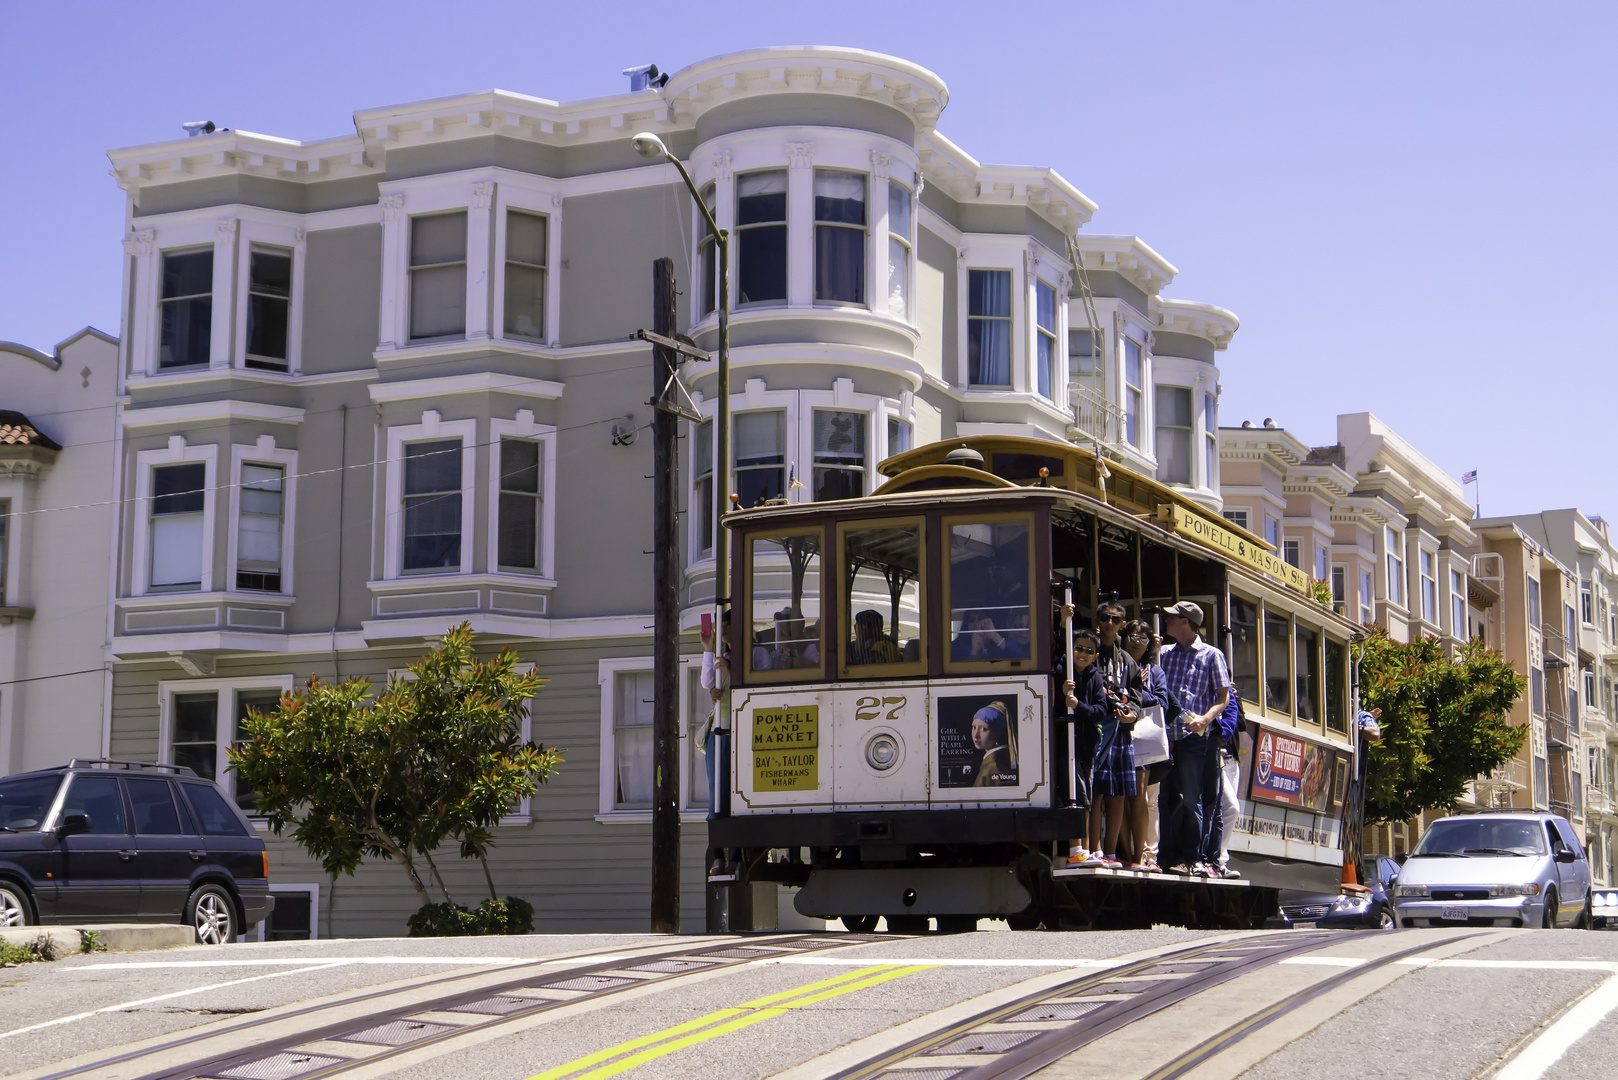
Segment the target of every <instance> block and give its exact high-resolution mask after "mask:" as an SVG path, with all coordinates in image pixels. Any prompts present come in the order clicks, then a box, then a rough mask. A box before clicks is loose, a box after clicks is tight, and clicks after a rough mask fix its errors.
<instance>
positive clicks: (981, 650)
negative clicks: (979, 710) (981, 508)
mask: <svg viewBox="0 0 1618 1080" xmlns="http://www.w3.org/2000/svg"><path fill="white" fill-rule="evenodd" d="M949 564H950V565H949V595H950V613H949V620H950V635H951V641H950V659H951V660H952V661H955V662H957V663H962V662H966V663H971V662H980V663H981V662H988V661H995V660H1013V661H1015V660H1025V659H1027V658H1028V657H1029V655H1030V651H1029V649H1030V645H1031V641H1030V639H1029V632H1028V625H1029V602H1028V601H1029V598H1028V525H1027V523H1026V522H1021V521H1005V522H994V523H983V524H970V525H952V526H950V530H949Z"/></svg>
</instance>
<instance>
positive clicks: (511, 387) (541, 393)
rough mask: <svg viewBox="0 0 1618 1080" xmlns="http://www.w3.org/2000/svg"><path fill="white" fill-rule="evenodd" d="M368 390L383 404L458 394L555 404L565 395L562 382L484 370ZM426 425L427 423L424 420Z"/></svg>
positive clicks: (386, 384) (410, 380)
mask: <svg viewBox="0 0 1618 1080" xmlns="http://www.w3.org/2000/svg"><path fill="white" fill-rule="evenodd" d="M367 389H369V391H370V394H371V400H372V401H374V402H377V403H378V404H382V403H385V402H389V401H421V400H424V399H428V400H430V399H433V398H440V397H449V396H452V395H455V394H482V393H497V394H513V395H515V396H517V397H528V398H536V399H538V400H541V401H554V400H556V399H557V398H560V397H561V396H562V389H563V387H562V384H561V383H559V382H552V381H550V380H549V379H530V378H524V377H523V376H520V375H501V374H499V373H498V372H493V371H481V372H475V373H472V374H467V375H443V376H440V377H438V378H433V379H409V380H405V381H401V382H388V383H372V384H371V385H370V386H369V387H368V388H367ZM433 415H434V416H436V415H437V414H436V413H434V414H433ZM423 422H424V423H425V420H424V421H423Z"/></svg>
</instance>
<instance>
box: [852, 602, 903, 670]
mask: <svg viewBox="0 0 1618 1080" xmlns="http://www.w3.org/2000/svg"><path fill="white" fill-rule="evenodd" d="M882 625H883V623H882V613H881V612H880V611H877V610H875V609H874V608H866V609H865V610H864V611H861V612H859V613H858V614H856V615H855V616H854V640H853V641H852V642H850V643H849V646H848V662H849V663H850V664H892V663H897V662H898V660H899V646H897V645H895V644H894V643H893V642H892V641H890V640H888V637H887V635H886V634H885V633H884V632H883V628H882Z"/></svg>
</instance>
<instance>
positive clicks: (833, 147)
mask: <svg viewBox="0 0 1618 1080" xmlns="http://www.w3.org/2000/svg"><path fill="white" fill-rule="evenodd" d="M783 140H784V141H783ZM689 160H690V165H691V176H692V180H693V181H694V182H695V184H696V186H697V190H698V191H701V190H702V188H703V187H704V186H705V185H707V184H710V183H711V184H713V185H714V204H715V212H714V220H715V221H716V222H717V223H718V225H719V227H720V228H721V229H727V230H729V231H730V235H731V237H732V238H733V240H734V237H735V236H736V231H735V229H736V220H735V219H736V180H735V178H736V176H737V175H739V174H742V173H751V172H760V171H764V170H771V169H785V170H786V173H787V218H786V225H787V296H786V300H785V301H783V302H781V303H778V304H761V305H759V307H760V308H763V309H766V310H768V309H780V308H783V307H785V308H804V309H819V310H822V311H842V312H849V311H857V312H868V313H870V314H871V315H875V316H877V317H878V318H880V319H883V320H886V321H887V322H889V323H891V324H896V325H902V326H910V327H913V326H914V319H915V311H916V301H915V282H916V280H917V279H916V256H915V254H914V252H915V250H916V243H917V228H918V219H919V217H920V210H921V200H920V198H919V197H918V196H916V194H915V191H916V188H917V186H918V184H917V172H918V170H919V168H920V165H921V161H920V158H919V157H918V156H917V153H916V149H915V147H913V146H910V145H909V144H906V143H902V142H898V141H897V140H894V139H889V138H887V137H885V136H881V135H876V134H874V133H872V132H863V131H855V130H853V129H845V128H830V127H771V128H767V129H759V130H752V131H743V132H736V133H732V134H727V135H724V136H721V137H719V138H716V139H712V140H709V141H708V142H705V143H703V144H702V145H700V146H698V147H696V149H695V150H693V151H692V153H691V157H690V159H689ZM815 169H837V170H842V171H847V172H856V173H862V174H864V176H865V177H866V196H865V197H866V199H867V200H869V201H868V202H867V204H866V213H865V219H866V225H865V231H866V242H865V282H866V289H865V303H863V304H846V303H841V302H835V301H826V302H822V303H818V304H817V303H816V302H815V299H814V226H815V220H814V219H815V214H814V170H815ZM890 177H891V178H892V179H893V180H895V181H897V182H898V183H900V184H903V185H904V186H905V187H907V188H909V189H910V191H911V194H912V199H913V203H912V207H911V215H910V247H911V252H912V255H911V259H910V274H909V278H910V291H909V292H908V293H907V294H906V295H907V298H908V306H909V308H910V312H909V314H908V316H907V317H903V318H901V317H899V316H895V315H892V314H890V313H889V312H888V308H887V251H888V237H887V220H888V194H887V181H888V179H889V178H890ZM669 179H670V181H671V182H673V181H674V180H675V179H676V178H675V177H674V176H673V175H672V174H671V175H670V177H669ZM693 216H694V218H695V220H693V221H692V223H691V236H692V243H691V247H690V251H691V255H692V258H693V260H694V261H693V262H692V264H691V271H690V280H691V281H699V280H700V278H701V267H700V262H698V261H695V260H697V259H698V251H699V244H700V240H701V238H702V237H703V235H704V234H705V224H704V222H703V221H702V217H701V214H700V213H698V214H694V215H693ZM736 256H737V252H736V250H735V249H734V248H732V250H731V274H730V290H731V294H730V304H731V311H732V313H733V314H734V313H735V311H736V308H737V303H736V296H737V294H736V289H737V288H738V285H739V281H740V275H739V274H738V273H737V270H738V269H739V267H738V260H737V257H736ZM688 292H689V293H690V299H689V304H690V313H691V323H692V326H693V328H695V330H706V329H708V328H709V327H710V326H711V325H713V324H714V323H716V321H717V314H708V315H703V314H702V312H701V303H702V297H701V289H700V288H693V289H690V290H688ZM749 310H752V308H751V307H750V308H749Z"/></svg>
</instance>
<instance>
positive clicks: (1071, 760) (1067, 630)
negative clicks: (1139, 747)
mask: <svg viewBox="0 0 1618 1080" xmlns="http://www.w3.org/2000/svg"><path fill="white" fill-rule="evenodd" d="M1072 606H1073V582H1071V581H1069V582H1068V583H1067V584H1066V585H1064V586H1062V610H1063V612H1066V611H1067V609H1068V608H1070V607H1072ZM1074 614H1077V612H1075V613H1074ZM1062 630H1063V634H1064V637H1065V638H1066V639H1067V653H1066V655H1065V656H1063V658H1062V670H1063V671H1064V672H1066V673H1067V677H1068V678H1069V679H1072V680H1073V685H1074V686H1078V684H1079V674H1078V672H1076V671H1074V670H1073V616H1072V615H1069V616H1067V617H1066V618H1064V619H1063V620H1062ZM1062 704H1063V705H1066V704H1067V702H1066V701H1065V700H1064V701H1063V702H1062ZM1067 720H1068V737H1067V797H1068V799H1070V800H1074V801H1077V799H1078V795H1079V754H1078V738H1079V726H1078V723H1077V721H1076V720H1075V719H1074V717H1073V715H1072V714H1069V715H1068V718H1067ZM1063 854H1066V852H1063Z"/></svg>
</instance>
